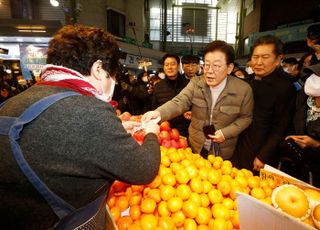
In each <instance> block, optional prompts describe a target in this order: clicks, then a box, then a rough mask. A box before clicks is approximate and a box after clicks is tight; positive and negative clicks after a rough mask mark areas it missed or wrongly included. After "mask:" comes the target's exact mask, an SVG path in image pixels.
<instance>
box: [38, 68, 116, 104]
mask: <svg viewBox="0 0 320 230" xmlns="http://www.w3.org/2000/svg"><path fill="white" fill-rule="evenodd" d="M37 84H38V85H50V86H57V87H63V88H68V89H71V90H74V91H76V92H78V93H80V94H82V95H85V96H94V97H96V98H97V99H99V100H102V101H105V102H109V101H107V99H106V98H104V97H103V95H102V93H101V92H99V91H98V90H97V89H96V88H95V87H94V86H93V85H92V84H91V83H90V82H89V81H88V80H87V78H86V77H85V76H83V75H82V74H81V73H79V72H77V71H75V70H72V69H69V68H66V67H63V66H56V65H45V67H44V69H43V70H42V75H41V82H39V83H37ZM109 103H110V104H111V105H112V106H113V107H117V105H118V103H117V102H116V101H110V102H109Z"/></svg>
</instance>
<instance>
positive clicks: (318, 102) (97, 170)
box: [0, 24, 320, 229]
mask: <svg viewBox="0 0 320 230" xmlns="http://www.w3.org/2000/svg"><path fill="white" fill-rule="evenodd" d="M307 45H308V46H309V47H310V53H307V54H305V55H304V56H303V57H301V58H300V59H299V60H298V59H294V58H284V50H283V43H282V41H281V40H280V39H279V38H277V37H276V36H273V35H265V36H262V37H260V38H258V39H257V40H256V41H255V43H254V45H253V47H252V52H251V54H250V59H249V60H248V63H247V66H246V67H245V68H243V67H241V66H239V65H237V64H236V63H235V51H234V49H233V47H232V46H231V45H229V44H227V43H226V42H225V41H220V40H217V41H212V42H210V43H209V44H207V45H206V47H204V55H203V64H200V58H199V57H197V56H194V55H187V56H184V57H182V58H181V59H180V58H179V57H178V56H177V55H175V54H170V53H168V54H166V55H164V57H163V59H162V63H163V69H161V70H159V71H158V73H156V74H153V73H149V72H147V71H145V72H143V73H141V74H139V75H137V76H135V75H133V74H132V73H131V72H130V71H128V70H126V69H124V68H121V66H120V65H119V47H118V45H117V43H116V40H115V39H114V38H113V36H112V35H111V34H109V33H108V32H106V31H104V30H102V29H99V28H95V27H88V26H81V25H75V26H71V25H69V26H65V27H63V28H62V29H60V30H59V31H58V32H57V33H56V35H55V36H54V37H53V38H52V40H51V41H50V42H49V47H48V52H47V65H46V66H45V68H44V70H43V72H42V75H41V81H40V82H38V83H37V84H35V85H34V86H33V87H29V88H24V89H21V91H24V93H23V94H18V93H19V92H21V91H18V90H20V89H19V85H17V82H15V81H13V80H12V79H11V80H10V78H9V77H8V76H5V75H4V74H3V73H2V76H1V82H0V86H1V100H2V101H5V102H4V103H2V104H1V106H0V133H1V136H0V145H1V148H0V154H1V156H3V159H2V161H1V163H0V171H1V172H2V173H1V174H0V181H1V183H3V186H2V185H1V186H0V187H1V188H0V203H1V206H0V212H1V213H2V215H1V217H0V220H1V221H2V223H4V224H5V225H6V226H11V227H12V228H20V229H25V228H26V226H27V227H28V228H34V229H44V228H50V227H52V226H58V227H67V228H70V227H73V228H75V227H79V226H81V227H86V226H87V225H90V224H91V223H92V221H94V222H95V223H96V224H97V223H98V224H100V225H101V226H103V227H101V229H105V227H104V224H105V223H104V221H105V219H104V218H101V216H104V215H105V213H104V212H105V209H104V205H102V203H103V202H104V198H105V197H106V195H107V193H108V191H109V189H110V186H111V184H112V183H113V182H114V180H121V181H124V182H127V183H131V184H146V183H149V182H151V181H152V180H153V179H154V177H155V176H156V174H157V172H158V169H159V165H160V148H159V143H158V139H157V134H158V133H159V131H160V130H159V123H157V122H155V121H159V120H160V122H162V121H166V120H170V124H171V126H172V128H177V129H178V130H179V132H180V134H181V135H183V136H185V137H187V138H188V141H189V144H190V147H191V148H192V150H193V152H194V153H200V154H201V155H202V156H203V157H204V158H207V157H208V155H209V154H214V155H216V156H221V157H222V158H223V159H224V160H227V159H228V160H230V161H232V163H233V164H234V165H235V166H236V167H238V168H247V169H249V170H252V171H253V172H255V173H258V172H259V170H260V169H262V168H263V167H264V166H265V164H269V165H273V166H277V165H278V163H279V162H280V161H281V158H282V157H283V155H286V154H288V146H289V144H291V145H290V146H291V147H292V146H293V144H295V146H294V147H295V148H296V149H295V150H297V151H300V152H301V153H302V155H303V159H300V160H301V161H303V162H304V163H305V164H306V165H308V167H309V169H310V170H311V171H312V173H313V174H314V177H313V181H312V183H313V184H314V185H315V186H318V187H319V186H320V177H319V175H320V167H319V166H320V157H319V156H320V155H319V154H320V123H319V122H320V25H319V24H318V25H312V26H310V27H309V28H308V33H307ZM180 66H181V68H182V70H183V71H180ZM8 79H9V80H8ZM3 85H5V86H6V89H7V92H5V91H3V88H2V87H3ZM14 90H16V93H14ZM16 94H18V95H16ZM8 95H9V96H8ZM14 95H16V96H14ZM12 96H14V97H12ZM9 97H12V98H10V99H9V100H8V98H9ZM2 101H1V102H2ZM123 112H130V113H131V114H132V115H143V116H142V118H141V119H142V121H143V122H145V124H146V127H145V132H146V136H145V138H144V141H143V143H142V145H139V144H138V143H137V142H135V141H134V139H133V138H132V137H131V135H130V133H129V132H130V131H131V130H132V129H133V128H134V127H135V125H137V123H136V122H134V121H127V122H123V123H122V122H121V120H120V119H119V118H118V116H117V115H119V114H120V113H123ZM8 139H9V140H10V141H8ZM290 146H289V147H290ZM286 156H287V155H286ZM22 204H23V205H22ZM13 206H14V208H12V207H13ZM102 207H103V208H102ZM92 210H94V212H92ZM17 219H19V220H20V221H18V222H17V221H15V220H17Z"/></svg>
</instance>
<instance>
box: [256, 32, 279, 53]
mask: <svg viewBox="0 0 320 230" xmlns="http://www.w3.org/2000/svg"><path fill="white" fill-rule="evenodd" d="M260 45H274V50H273V53H274V54H275V55H276V56H279V55H281V54H283V43H282V41H281V40H280V39H279V38H278V37H276V36H273V35H264V36H262V37H259V38H258V39H257V40H256V41H255V42H254V44H253V46H252V50H251V55H252V53H253V51H254V49H255V48H256V47H257V46H260Z"/></svg>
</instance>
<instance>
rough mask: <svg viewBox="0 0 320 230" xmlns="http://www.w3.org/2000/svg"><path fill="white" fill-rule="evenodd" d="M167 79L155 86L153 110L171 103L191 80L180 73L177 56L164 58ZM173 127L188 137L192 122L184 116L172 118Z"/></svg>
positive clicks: (165, 56)
mask: <svg viewBox="0 0 320 230" xmlns="http://www.w3.org/2000/svg"><path fill="white" fill-rule="evenodd" d="M162 62H163V70H164V73H165V78H164V79H161V80H160V82H159V83H158V84H156V85H155V87H154V91H153V94H152V109H156V108H157V107H159V106H161V105H163V104H164V103H166V102H167V101H170V100H171V99H172V98H174V97H175V96H176V95H178V94H179V93H180V91H181V90H182V89H183V88H184V87H186V85H187V84H188V83H189V80H188V79H186V78H185V77H183V76H182V75H181V74H180V73H179V65H180V58H179V57H178V56H177V55H175V54H166V55H164V57H163V58H162ZM170 123H171V127H172V128H177V129H178V130H179V132H180V134H181V135H182V136H185V137H188V136H189V134H188V127H189V124H190V121H189V120H188V119H186V118H185V117H184V116H183V115H180V116H177V117H174V118H173V117H172V119H171V120H170Z"/></svg>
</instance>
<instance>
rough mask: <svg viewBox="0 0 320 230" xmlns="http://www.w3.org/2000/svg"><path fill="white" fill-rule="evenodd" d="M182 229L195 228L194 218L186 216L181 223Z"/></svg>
mask: <svg viewBox="0 0 320 230" xmlns="http://www.w3.org/2000/svg"><path fill="white" fill-rule="evenodd" d="M183 227H184V230H197V223H196V221H195V220H194V219H190V218H187V219H186V220H185V221H184V224H183Z"/></svg>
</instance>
